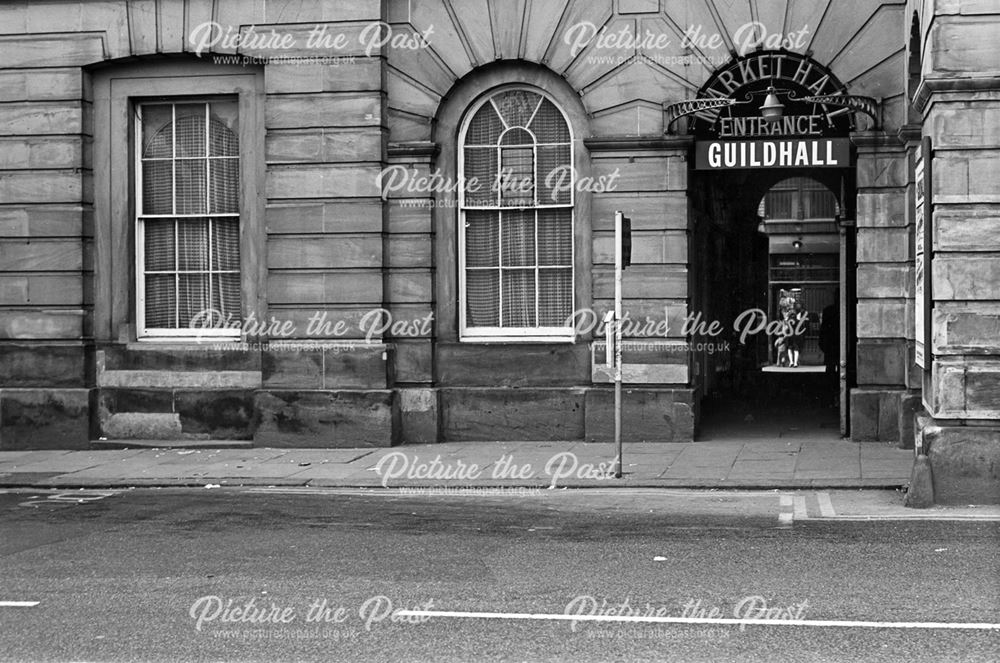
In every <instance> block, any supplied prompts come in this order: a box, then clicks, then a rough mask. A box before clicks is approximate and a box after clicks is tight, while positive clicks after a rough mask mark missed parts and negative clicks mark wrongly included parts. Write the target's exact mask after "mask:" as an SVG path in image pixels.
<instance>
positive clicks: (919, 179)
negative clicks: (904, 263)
mask: <svg viewBox="0 0 1000 663" xmlns="http://www.w3.org/2000/svg"><path fill="white" fill-rule="evenodd" d="M931 159H932V152H931V139H930V137H928V136H925V137H924V138H923V140H922V141H921V143H920V148H919V150H918V151H917V159H916V163H915V165H914V171H913V175H914V187H915V189H914V216H913V222H914V232H915V233H916V235H915V238H914V239H915V241H914V251H913V253H914V259H915V260H916V264H915V265H914V292H913V296H914V302H913V304H914V306H913V310H914V317H915V320H914V323H915V324H914V331H915V336H916V353H915V361H916V363H917V366H919V367H920V368H922V369H924V370H925V371H928V370H930V368H931V360H930V355H931V351H930V345H929V344H930V343H931V333H932V331H931V308H932V305H933V303H932V300H931V294H932V293H931V280H932V279H931V256H932V254H933V241H934V240H933V237H932V236H931V230H932V228H931V226H932V225H933V224H932V211H933V210H932V204H931Z"/></svg>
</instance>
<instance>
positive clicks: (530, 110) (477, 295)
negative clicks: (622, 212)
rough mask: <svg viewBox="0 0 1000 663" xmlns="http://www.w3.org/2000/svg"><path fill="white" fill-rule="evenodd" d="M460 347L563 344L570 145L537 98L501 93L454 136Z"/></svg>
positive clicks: (559, 120)
mask: <svg viewBox="0 0 1000 663" xmlns="http://www.w3.org/2000/svg"><path fill="white" fill-rule="evenodd" d="M459 145H460V149H459V157H458V158H459V174H460V177H461V180H462V182H463V186H462V187H461V188H460V190H459V286H460V288H459V292H460V302H459V303H460V321H459V322H460V331H461V336H462V338H463V339H466V340H474V339H477V338H480V339H485V340H490V339H493V340H495V339H500V338H511V339H520V340H528V339H532V338H538V339H539V340H550V339H555V338H560V339H565V340H572V338H573V330H572V327H571V324H570V317H571V315H572V312H573V190H574V186H573V185H574V181H573V178H574V171H573V167H572V165H573V140H572V136H571V133H570V128H569V123H568V122H567V120H566V117H565V116H564V115H563V113H562V111H561V110H560V109H559V108H558V107H557V106H556V105H555V104H554V103H553V102H552V100H551V99H549V98H548V97H547V96H545V95H543V94H541V93H539V92H535V91H533V90H527V89H505V90H503V91H501V92H497V93H494V94H492V95H490V96H488V97H486V98H485V99H483V100H480V101H479V102H478V103H476V104H475V105H473V107H472V108H471V109H470V110H469V112H468V113H467V115H466V119H465V122H464V123H463V125H462V131H461V134H460V136H459Z"/></svg>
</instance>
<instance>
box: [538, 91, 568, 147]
mask: <svg viewBox="0 0 1000 663" xmlns="http://www.w3.org/2000/svg"><path fill="white" fill-rule="evenodd" d="M528 128H529V129H531V132H532V133H533V134H535V140H537V141H538V142H539V143H569V127H568V126H566V120H565V119H564V118H563V116H562V113H560V112H559V109H558V108H556V107H555V104H553V103H552V102H551V101H549V100H548V99H544V98H543V99H542V105H541V106H539V107H538V112H537V113H535V119H533V120H532V121H531V125H530V126H529V127H528Z"/></svg>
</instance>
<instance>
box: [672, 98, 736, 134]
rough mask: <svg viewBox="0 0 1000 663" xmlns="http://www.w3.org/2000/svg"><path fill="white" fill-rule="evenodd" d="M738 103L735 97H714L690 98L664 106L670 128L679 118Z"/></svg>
mask: <svg viewBox="0 0 1000 663" xmlns="http://www.w3.org/2000/svg"><path fill="white" fill-rule="evenodd" d="M736 103H738V102H737V101H736V100H735V99H726V98H713V99H688V100H687V101H678V102H676V103H673V104H667V105H666V106H664V107H663V113H664V120H665V121H666V127H667V128H669V127H670V125H672V124H673V123H674V122H675V121H676V120H677V119H678V118H681V117H684V116H685V115H692V114H694V113H703V112H705V111H712V110H719V109H722V108H726V107H728V106H732V105H733V104H736Z"/></svg>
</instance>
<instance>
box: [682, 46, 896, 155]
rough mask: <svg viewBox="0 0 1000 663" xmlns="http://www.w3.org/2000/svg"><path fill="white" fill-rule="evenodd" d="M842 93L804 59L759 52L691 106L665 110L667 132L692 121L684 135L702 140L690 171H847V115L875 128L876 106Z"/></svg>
mask: <svg viewBox="0 0 1000 663" xmlns="http://www.w3.org/2000/svg"><path fill="white" fill-rule="evenodd" d="M844 90H845V88H844V86H843V85H842V84H841V83H840V82H839V81H837V79H836V78H835V77H834V76H833V74H832V73H831V72H830V71H829V70H828V69H826V68H825V67H823V66H822V65H820V64H818V63H816V62H814V61H812V60H810V59H809V58H807V57H805V56H802V55H798V54H796V53H791V52H787V51H758V52H756V53H753V54H751V55H748V56H745V57H742V58H737V59H735V60H734V61H733V62H731V63H730V64H729V65H728V66H726V67H725V68H723V69H721V70H719V71H717V72H716V73H715V74H713V76H712V77H711V78H710V79H709V80H708V82H707V83H706V84H705V85H704V86H703V87H702V89H701V90H700V91H699V94H698V98H697V99H691V100H688V101H681V102H678V103H674V104H669V105H667V106H665V107H664V113H665V116H666V117H665V125H666V126H667V128H668V130H669V128H670V126H671V125H672V124H673V123H674V122H675V121H676V120H677V119H679V118H681V117H683V116H692V117H691V124H690V125H689V131H690V132H691V133H693V134H694V135H696V136H698V137H699V138H704V140H698V141H696V142H695V146H694V157H695V165H694V167H695V169H696V170H728V169H757V168H846V167H848V166H850V165H851V149H850V140H849V139H848V138H847V137H846V136H847V134H848V132H849V131H851V130H852V129H853V128H854V124H853V118H852V117H851V113H852V112H853V111H860V112H862V113H865V114H867V115H869V116H870V117H871V118H872V119H873V120H874V121H876V122H877V120H878V117H877V113H878V103H877V102H876V101H875V100H874V99H870V98H868V97H860V96H855V95H848V94H845V93H844ZM756 97H762V98H763V104H761V103H760V101H758V100H756V99H755V98H756ZM782 98H784V99H785V103H784V104H783V103H781V99H782ZM786 110H787V111H789V112H788V113H787V114H786Z"/></svg>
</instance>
